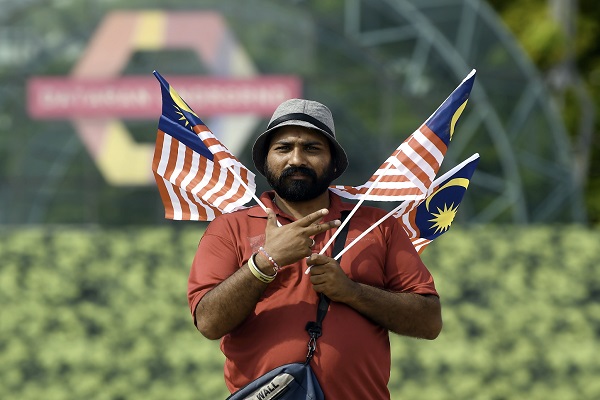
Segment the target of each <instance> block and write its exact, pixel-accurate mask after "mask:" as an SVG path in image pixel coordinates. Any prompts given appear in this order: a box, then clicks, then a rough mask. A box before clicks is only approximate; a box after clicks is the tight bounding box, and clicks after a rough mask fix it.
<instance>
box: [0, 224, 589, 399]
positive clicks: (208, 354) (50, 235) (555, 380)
mask: <svg viewBox="0 0 600 400" xmlns="http://www.w3.org/2000/svg"><path fill="white" fill-rule="evenodd" d="M201 227H202V225H200V224H198V225H197V227H195V226H190V225H186V227H185V229H171V228H157V229H130V230H119V231H117V230H111V231H94V230H86V229H70V228H64V229H49V228H43V229H7V228H5V229H3V230H1V231H0V304H2V311H1V312H0V319H1V321H0V398H2V399H18V400H29V399H31V400H33V399H35V400H38V399H50V400H52V399H77V400H80V399H111V400H118V399H144V400H148V399H157V400H159V399H160V400H164V399H177V400H179V399H182V400H183V399H219V398H224V397H226V395H227V391H226V389H225V387H224V383H223V373H222V366H223V356H222V354H221V353H220V350H219V346H218V342H214V341H208V340H205V339H203V338H202V337H201V335H200V334H199V333H197V332H196V330H195V329H194V327H193V325H192V322H191V318H190V316H189V313H188V310H187V301H186V296H185V293H186V284H187V275H188V272H189V265H190V262H191V260H192V257H193V254H194V251H195V248H196V245H197V242H198V239H199V237H200V234H201ZM599 245H600V231H597V230H595V231H590V230H586V229H584V228H580V227H564V226H556V227H549V226H548V227H539V228H527V229H525V228H517V227H480V228H473V229H470V230H461V229H459V228H458V227H455V228H453V231H452V232H450V233H449V234H447V235H445V236H442V237H441V238H440V239H438V240H437V241H436V242H434V243H432V244H431V245H430V246H429V247H428V248H427V250H426V251H425V253H424V259H425V261H426V263H427V265H428V266H429V268H430V270H431V271H432V273H433V274H434V276H435V278H436V284H437V287H438V289H439V292H440V294H441V296H442V302H443V316H444V330H443V332H442V334H441V335H440V337H439V338H438V339H437V340H435V341H433V342H431V341H422V340H415V339H409V338H403V337H397V336H394V337H392V351H393V356H392V357H393V368H392V377H391V381H390V390H391V392H392V398H393V399H400V398H406V399H408V398H426V399H453V400H454V399H507V400H508V399H524V398H527V399H544V400H546V399H561V400H563V399H577V400H581V399H597V398H600V379H598V376H600V356H598V355H599V354H600V351H599V349H598V343H599V340H598V339H599V335H600V302H599V298H600V270H599V269H598V267H597V265H598V261H599V259H598V257H597V256H596V252H597V249H598V248H599ZM323 384H325V385H326V384H327V383H326V382H324V383H323Z"/></svg>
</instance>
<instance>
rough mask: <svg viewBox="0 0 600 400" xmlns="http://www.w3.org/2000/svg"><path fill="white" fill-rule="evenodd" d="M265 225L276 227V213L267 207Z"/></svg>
mask: <svg viewBox="0 0 600 400" xmlns="http://www.w3.org/2000/svg"><path fill="white" fill-rule="evenodd" d="M266 211H267V227H268V226H271V227H273V228H277V214H275V212H273V210H272V209H270V208H267V209H266Z"/></svg>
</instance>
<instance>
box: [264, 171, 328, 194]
mask: <svg viewBox="0 0 600 400" xmlns="http://www.w3.org/2000/svg"><path fill="white" fill-rule="evenodd" d="M296 173H301V174H304V175H305V176H307V177H308V178H309V179H300V180H298V179H288V178H289V177H290V176H292V175H294V174H296ZM334 173H335V172H334V166H333V163H331V164H330V165H329V168H328V169H327V170H326V171H325V173H324V174H323V175H322V176H320V177H319V176H317V173H316V172H315V171H314V170H312V169H310V168H306V167H289V168H286V169H285V170H283V172H282V173H281V175H279V177H276V176H275V174H273V171H271V170H270V169H269V165H268V164H265V177H266V178H267V182H269V185H270V186H271V187H272V188H273V189H274V190H275V193H277V194H278V195H279V197H281V198H282V199H284V200H287V201H291V202H303V201H309V200H312V199H315V198H317V197H318V196H320V195H322V194H323V193H324V192H325V191H326V190H327V188H328V187H329V185H331V182H333V179H334V178H333V176H334Z"/></svg>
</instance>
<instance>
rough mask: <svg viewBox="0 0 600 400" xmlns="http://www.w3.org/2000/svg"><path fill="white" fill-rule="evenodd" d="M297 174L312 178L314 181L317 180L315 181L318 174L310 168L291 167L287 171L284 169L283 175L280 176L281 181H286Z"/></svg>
mask: <svg viewBox="0 0 600 400" xmlns="http://www.w3.org/2000/svg"><path fill="white" fill-rule="evenodd" d="M297 173H300V174H303V175H307V176H310V177H311V178H312V179H315V180H316V179H317V173H316V172H315V171H314V170H313V169H310V168H307V167H289V168H286V169H284V170H283V171H282V172H281V175H280V176H279V179H285V178H288V177H290V176H292V175H294V174H297Z"/></svg>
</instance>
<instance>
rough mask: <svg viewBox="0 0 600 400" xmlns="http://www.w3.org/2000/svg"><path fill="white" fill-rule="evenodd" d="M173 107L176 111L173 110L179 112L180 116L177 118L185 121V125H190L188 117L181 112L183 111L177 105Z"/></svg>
mask: <svg viewBox="0 0 600 400" xmlns="http://www.w3.org/2000/svg"><path fill="white" fill-rule="evenodd" d="M175 108H176V109H177V111H175V112H176V113H177V114H179V115H180V116H181V118H179V120H180V121H185V126H186V127H187V126H188V125H190V122H189V121H188V119H187V118H186V117H185V115H184V114H183V112H182V111H181V109H180V108H179V107H177V106H175ZM190 129H192V127H191V125H190Z"/></svg>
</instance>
